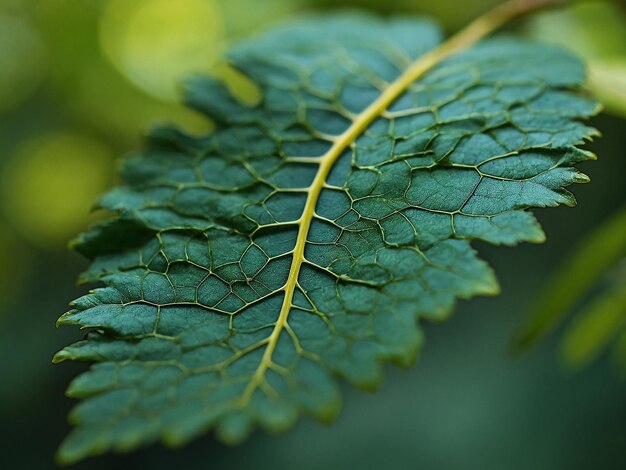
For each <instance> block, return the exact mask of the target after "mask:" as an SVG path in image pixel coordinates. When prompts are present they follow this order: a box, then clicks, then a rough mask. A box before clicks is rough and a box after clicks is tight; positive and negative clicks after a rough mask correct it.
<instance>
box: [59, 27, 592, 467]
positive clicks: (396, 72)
mask: <svg viewBox="0 0 626 470" xmlns="http://www.w3.org/2000/svg"><path fill="white" fill-rule="evenodd" d="M363 22H365V24H366V26H364V24H363ZM478 25H479V26H478V32H480V33H481V34H482V33H484V32H486V31H484V24H481V23H478ZM469 31H470V32H471V34H469V35H468V34H466V35H465V36H466V37H467V36H469V38H470V39H471V40H472V41H474V40H477V39H479V38H480V36H481V34H478V35H477V31H476V30H475V29H472V28H470V30H469ZM372 35H375V37H376V38H377V41H376V42H375V45H374V47H368V46H364V45H366V44H368V43H369V41H367V39H369V38H370V37H372ZM320 37H321V38H324V41H323V42H322V43H321V44H319V43H316V42H313V41H312V39H314V38H320ZM415 37H416V38H418V39H421V40H420V41H412V40H410V39H411V38H415ZM436 37H437V33H436V27H435V26H433V25H431V24H430V23H427V22H424V21H423V20H417V21H415V22H414V23H411V22H408V21H407V20H401V21H400V20H392V21H390V22H389V23H385V22H382V21H380V20H376V19H374V18H368V19H363V18H360V19H350V18H347V17H339V18H336V19H331V20H327V21H323V20H319V19H318V20H310V21H309V22H308V23H301V24H299V25H298V26H296V27H292V28H291V29H289V28H287V29H282V30H279V31H278V32H275V33H269V34H268V35H266V36H265V37H264V38H263V37H262V38H259V39H257V41H255V42H254V43H253V44H250V45H247V46H241V47H240V48H239V49H238V50H236V51H235V52H233V53H231V56H230V57H231V60H232V61H233V63H234V65H235V66H237V67H238V68H240V69H241V71H242V72H243V73H244V74H245V75H246V76H248V77H250V78H251V79H253V80H254V81H255V82H256V83H257V85H258V86H259V87H260V88H261V89H262V90H263V91H264V98H263V100H262V102H261V103H260V104H259V105H257V106H252V107H246V106H244V105H242V104H240V103H238V102H237V101H236V100H235V99H233V98H231V97H230V94H229V93H228V92H227V91H226V90H225V88H224V87H223V86H221V85H219V84H217V83H215V82H212V81H206V80H205V81H202V82H198V81H196V82H194V83H195V85H192V86H193V90H194V91H193V93H191V95H190V100H191V101H192V102H193V104H194V105H195V106H196V107H197V108H199V109H202V110H203V111H204V112H205V113H207V114H208V115H209V116H210V117H211V118H213V119H215V120H216V121H217V123H218V124H217V129H216V132H215V133H214V134H213V135H211V136H207V137H202V138H193V137H191V136H187V135H185V134H184V133H181V132H180V131H176V130H173V129H161V130H160V131H158V132H156V134H155V135H154V136H153V140H152V141H151V147H149V149H148V151H147V152H146V154H145V155H140V156H138V157H135V158H131V159H130V160H129V161H127V163H126V165H125V167H124V170H123V175H124V177H125V180H126V181H127V186H126V187H124V188H120V189H117V190H114V191H113V192H112V193H110V194H109V195H108V196H106V197H105V198H104V199H103V201H102V202H101V206H102V207H104V208H106V209H108V210H111V211H114V212H117V213H118V214H120V219H118V221H115V222H112V223H111V224H109V225H106V226H99V227H96V228H94V229H93V230H92V231H91V232H89V233H88V234H87V236H84V237H83V238H82V241H80V242H79V247H80V249H81V250H82V251H83V252H85V253H89V254H90V255H91V256H93V257H94V258H95V260H94V263H93V264H92V266H91V268H90V270H89V271H88V273H87V274H85V276H84V278H85V279H89V280H91V281H94V280H96V281H101V282H103V283H104V284H105V286H106V287H104V288H100V289H97V290H95V291H93V292H92V293H90V294H89V295H87V296H85V297H83V298H81V299H78V300H77V301H76V302H75V303H74V304H75V305H74V306H75V310H73V311H71V312H69V313H67V314H66V315H64V316H63V317H62V318H61V319H60V321H59V322H60V323H61V324H78V325H80V326H81V327H82V328H95V329H96V331H95V332H93V333H91V334H90V336H89V338H88V340H87V341H85V342H81V343H79V344H77V345H74V346H70V347H69V348H66V349H64V350H63V351H62V352H61V353H59V354H58V355H57V356H56V358H57V360H58V361H60V360H65V359H75V360H86V361H96V362H98V364H97V365H96V366H94V367H93V368H92V370H91V371H90V372H88V373H87V374H86V376H84V377H85V378H83V379H78V382H75V385H73V386H72V387H71V388H70V390H71V393H72V394H73V395H76V396H83V397H86V400H85V401H83V402H82V403H81V405H79V407H77V409H76V410H77V411H76V412H75V413H73V415H72V416H73V419H74V420H75V421H76V422H77V424H78V425H79V426H78V427H77V428H76V429H75V431H74V432H73V434H72V435H71V437H70V438H69V440H68V441H67V444H65V446H64V447H62V449H61V451H60V452H61V453H60V458H61V460H64V461H66V462H70V461H75V460H77V459H80V458H82V457H84V456H85V455H88V454H91V453H99V452H102V451H104V450H106V448H112V449H116V450H119V451H124V450H128V449H129V448H130V447H132V446H135V445H140V444H145V443H148V442H151V441H152V440H154V439H156V438H157V437H160V438H161V439H162V440H164V441H165V442H167V443H170V444H175V445H176V444H181V443H184V442H186V441H187V440H189V439H191V438H193V437H194V436H196V435H197V434H199V433H201V432H203V431H204V430H206V429H208V428H211V427H215V428H216V429H217V432H218V435H220V436H221V437H222V438H224V439H226V440H228V441H231V442H234V441H238V440H240V439H242V438H244V437H245V436H246V435H247V434H248V433H249V432H250V431H251V429H252V428H253V426H254V425H255V424H259V425H261V426H264V427H266V428H267V429H268V430H270V431H278V430H282V429H284V428H286V427H287V426H288V425H290V424H291V423H292V422H293V419H295V418H294V416H295V413H294V411H299V412H303V413H306V414H310V415H312V416H315V417H318V418H320V419H329V418H330V417H332V416H334V415H335V414H336V412H337V409H338V403H339V394H338V392H337V386H336V384H335V381H334V377H335V376H340V377H343V378H345V379H347V380H348V381H350V382H352V383H354V384H356V385H358V386H360V387H364V388H372V387H375V386H376V384H377V383H378V382H379V381H380V376H381V365H380V362H381V361H383V360H392V361H395V362H397V363H401V364H408V363H411V362H412V361H413V360H414V359H415V357H416V355H417V351H418V349H419V346H420V345H421V342H422V337H421V332H420V330H419V329H418V328H417V327H416V318H430V319H443V318H445V317H447V315H448V314H449V312H450V310H451V309H452V307H453V304H454V302H455V299H456V298H469V297H471V296H473V295H479V294H495V293H497V291H498V284H497V281H496V279H495V276H494V274H493V272H492V270H491V268H490V267H489V266H488V265H487V264H486V263H485V262H484V261H482V260H480V259H479V258H478V257H477V256H476V253H475V251H474V250H473V249H472V248H471V246H470V243H469V240H471V239H482V240H485V241H489V242H495V243H502V244H515V243H517V242H520V241H541V240H542V237H543V234H542V232H541V231H540V228H538V226H537V223H536V221H535V220H534V218H532V216H528V215H523V214H527V213H526V212H524V210H525V209H526V208H528V207H531V206H554V205H558V204H561V203H563V204H572V203H573V197H572V196H571V194H570V193H568V192H567V191H566V190H565V189H564V188H565V186H568V185H569V184H572V183H575V182H582V181H584V177H582V176H581V174H580V173H578V172H577V171H576V170H574V169H573V166H574V164H576V163H578V162H580V161H584V160H586V159H590V158H592V156H591V155H590V154H589V153H587V152H584V151H581V150H578V149H576V145H578V144H579V143H581V142H582V140H583V139H584V138H586V137H589V136H591V135H592V134H593V130H592V129H590V128H587V127H586V126H584V125H582V124H580V123H579V122H578V119H579V118H583V117H586V116H588V115H590V114H592V113H593V112H595V111H596V109H597V108H596V106H595V104H594V103H593V102H591V101H589V100H587V99H585V98H583V97H580V96H579V95H577V94H576V93H575V90H576V88H577V86H578V85H579V84H580V83H581V82H582V80H583V78H584V70H583V67H582V65H581V64H580V63H579V62H578V61H577V60H576V59H575V58H573V57H572V56H570V55H568V54H566V53H564V52H563V51H560V50H558V49H554V48H544V47H539V46H535V45H532V44H526V43H523V42H518V41H515V40H512V39H500V40H497V41H496V40H494V41H487V42H485V43H483V44H482V45H479V46H476V47H475V48H473V49H471V50H468V51H466V52H464V53H458V52H459V49H463V48H465V46H466V45H467V44H466V43H465V42H463V41H461V42H459V41H458V40H456V42H452V44H453V46H450V45H449V44H450V43H449V42H448V43H444V44H446V45H445V46H442V47H441V48H439V49H435V52H430V53H429V52H427V51H428V50H429V49H432V47H433V40H434V38H436ZM390 38H392V39H390ZM472 41H470V43H471V42H472ZM311 44H315V46H314V47H312V46H311ZM381 47H382V49H383V51H384V54H383V53H381V50H380V48H381ZM269 50H271V51H272V54H268V53H267V51H269ZM329 51H335V52H334V54H336V56H335V57H332V56H331V58H332V60H330V61H329V58H328V54H329ZM437 51H439V52H437ZM441 51H443V53H442V52H441ZM441 54H443V55H441ZM346 56H347V57H346ZM412 56H421V57H422V59H419V58H417V59H416V60H415V58H413V59H414V60H415V61H414V62H411V60H409V58H410V57H412ZM389 57H391V58H392V59H389ZM443 58H449V60H447V61H443V62H441V63H440V60H441V59H443ZM519 60H524V61H526V62H527V64H528V69H529V70H531V71H532V73H527V74H526V75H524V74H521V75H520V72H519V70H518V68H517V67H516V64H517V61H519ZM344 63H345V64H349V66H347V67H344V65H343V64H344ZM411 63H413V65H411ZM329 64H330V65H329ZM415 64H417V65H415ZM321 65H324V66H321ZM564 69H565V70H567V71H568V73H563V70H564ZM329 70H330V71H332V73H330V74H329ZM403 70H404V72H403ZM418 76H419V77H422V80H420V81H419V82H418V83H416V84H414V82H415V79H416V78H417V77H418ZM303 77H308V78H307V79H303ZM398 77H400V78H398ZM389 79H390V80H391V82H390V83H391V84H390V85H387V86H385V88H383V89H382V90H381V89H379V87H380V86H381V85H382V84H385V82H386V81H387V80H389ZM337 83H339V84H341V85H342V86H341V87H338V86H337ZM394 84H395V85H394ZM337 88H339V90H338V92H337ZM344 89H349V90H350V93H348V94H342V92H343V91H344ZM333 90H335V91H334V92H333ZM389 90H391V91H389ZM487 92H488V93H487ZM333 93H335V94H333ZM372 96H374V97H375V98H373V101H371V100H372ZM381 97H382V98H381ZM350 106H352V109H355V110H359V109H360V110H361V111H360V114H356V115H355V114H354V112H352V111H348V110H347V108H349V107H350ZM303 108H304V111H302V109H303ZM363 110H364V111H363ZM303 112H304V116H303V115H302V113H303ZM359 116H360V117H359ZM529 116H530V117H532V118H533V119H532V120H531V119H529ZM310 167H314V168H315V167H317V170H315V171H310V170H308V168H310ZM312 195H313V197H312ZM259 201H261V202H259ZM120 221H122V222H123V223H122V222H120ZM129 226H130V227H139V228H140V230H137V232H138V233H140V234H141V236H133V237H132V239H129V237H126V236H124V235H125V231H127V230H128V227H129ZM133 233H135V231H133ZM150 233H152V234H153V235H152V236H149V234H150ZM112 234H113V235H114V236H112ZM112 245H113V246H112ZM103 408H104V409H105V410H106V419H105V418H99V419H98V418H97V416H98V414H99V413H97V410H98V409H103ZM268 410H274V411H273V412H268ZM129 436H130V437H129ZM129 442H130V443H131V444H132V445H131V444H129Z"/></svg>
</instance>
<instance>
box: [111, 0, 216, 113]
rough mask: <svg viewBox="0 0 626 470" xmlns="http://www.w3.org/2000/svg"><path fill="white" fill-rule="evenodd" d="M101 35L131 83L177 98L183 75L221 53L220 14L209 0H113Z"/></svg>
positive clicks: (204, 68)
mask: <svg viewBox="0 0 626 470" xmlns="http://www.w3.org/2000/svg"><path fill="white" fill-rule="evenodd" d="M99 37H100V45H101V47H102V49H103V50H104V52H105V54H106V56H107V57H108V58H109V59H110V60H111V62H112V63H113V64H114V65H115V66H116V67H117V68H118V69H119V70H120V71H121V72H122V73H123V74H124V75H125V76H126V77H127V78H128V79H129V80H130V81H131V82H132V83H134V84H135V85H136V86H138V87H139V88H141V89H142V90H144V91H145V92H147V93H149V94H150V95H152V96H154V97H156V98H159V99H163V100H168V101H177V100H179V99H180V96H179V84H180V82H181V80H182V79H184V78H185V77H186V76H188V75H190V74H193V73H201V72H207V71H208V70H209V68H210V66H211V65H212V64H213V62H214V61H215V59H216V58H217V56H218V51H219V43H220V40H221V37H222V20H221V15H220V12H219V8H218V7H217V6H216V4H215V3H214V2H212V1H210V0H133V1H132V2H131V1H128V0H113V1H112V2H111V3H110V4H109V5H108V6H107V8H106V10H105V11H104V13H103V15H102V18H101V21H100V36H99Z"/></svg>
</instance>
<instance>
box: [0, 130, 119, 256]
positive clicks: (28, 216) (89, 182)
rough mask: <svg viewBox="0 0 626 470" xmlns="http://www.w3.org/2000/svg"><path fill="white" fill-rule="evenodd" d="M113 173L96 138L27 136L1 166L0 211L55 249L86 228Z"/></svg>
mask: <svg viewBox="0 0 626 470" xmlns="http://www.w3.org/2000/svg"><path fill="white" fill-rule="evenodd" d="M112 174H113V159H112V156H111V153H110V151H109V149H108V148H107V147H105V146H104V145H103V144H101V143H100V142H98V141H97V140H93V139H91V138H87V137H84V136H80V135H74V134H70V133H59V134H49V135H46V136H43V137H40V138H37V139H34V140H30V141H27V142H26V143H24V144H23V145H22V146H20V147H19V148H18V149H17V150H16V152H15V153H14V154H13V155H12V156H11V158H10V159H9V161H8V162H7V164H6V165H5V167H4V168H3V171H2V180H1V182H2V188H1V194H2V204H1V207H2V211H3V212H4V214H5V216H6V218H7V220H8V221H9V222H10V223H11V224H12V225H13V226H14V227H15V228H16V229H17V230H18V231H19V232H20V233H21V234H22V236H24V237H25V238H27V239H29V240H30V241H31V242H34V243H36V244H37V245H40V246H43V247H46V248H58V247H60V246H62V245H65V243H66V242H67V240H68V239H69V238H70V237H72V236H73V235H75V233H76V232H77V231H79V230H81V229H84V228H85V226H86V225H87V223H88V221H89V209H90V208H91V207H92V206H93V203H94V201H96V199H97V197H98V196H99V195H101V194H102V193H103V192H104V190H105V189H106V188H107V187H108V185H109V183H110V181H111V176H112Z"/></svg>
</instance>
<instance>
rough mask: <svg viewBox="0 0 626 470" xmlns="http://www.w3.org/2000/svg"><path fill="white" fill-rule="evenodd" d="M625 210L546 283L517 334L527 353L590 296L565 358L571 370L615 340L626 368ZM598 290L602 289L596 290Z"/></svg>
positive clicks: (569, 335)
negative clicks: (592, 292) (593, 293)
mask: <svg viewBox="0 0 626 470" xmlns="http://www.w3.org/2000/svg"><path fill="white" fill-rule="evenodd" d="M625 262H626V208H622V209H620V210H619V211H618V212H617V213H616V214H615V215H614V216H612V217H611V218H609V220H607V221H606V222H605V223H604V224H603V225H601V226H600V227H597V228H596V229H595V230H593V231H592V233H590V234H589V235H588V236H587V237H586V238H585V239H584V240H582V241H581V242H580V243H579V245H578V246H577V247H576V249H575V250H574V252H573V254H572V255H571V256H570V257H569V258H568V259H567V260H566V261H565V262H564V263H563V265H562V266H561V267H560V268H559V270H558V271H557V272H556V273H555V274H554V276H553V278H552V280H550V281H549V282H548V284H547V285H546V287H545V290H544V292H543V293H542V294H541V295H540V296H539V297H538V299H537V301H536V302H535V307H534V309H533V311H532V316H530V317H529V319H528V321H527V324H526V325H525V326H524V328H523V329H522V331H521V332H520V333H519V338H518V340H517V347H518V348H521V349H526V348H528V347H529V346H530V345H532V344H534V343H535V342H536V341H537V340H538V339H539V338H541V337H542V336H543V335H545V334H546V333H547V332H548V331H550V330H551V329H552V328H554V327H555V326H557V325H558V324H559V322H561V321H562V320H563V318H564V317H565V316H566V315H567V314H569V313H570V312H571V311H572V309H573V308H574V307H575V306H576V305H577V304H578V303H580V302H581V301H582V300H583V299H584V298H585V296H586V295H587V294H589V292H590V291H591V290H592V289H593V288H594V287H597V288H598V289H597V290H598V291H599V292H596V293H595V295H594V296H593V297H592V298H591V299H588V300H587V302H586V303H585V304H584V306H583V308H582V310H581V311H580V312H579V313H578V314H577V316H576V317H575V318H574V320H573V321H572V323H571V325H570V326H569V327H568V328H567V329H566V331H565V333H564V336H563V339H562V342H561V351H560V352H561V356H562V358H563V360H564V362H565V364H566V365H567V366H569V367H573V368H578V367H581V366H583V365H586V364H588V363H589V362H590V361H591V360H593V359H594V358H595V357H597V355H598V354H599V353H600V352H602V350H603V349H605V348H606V347H607V346H608V344H609V343H610V342H611V341H612V340H614V339H617V342H616V348H615V353H616V358H617V359H618V361H619V362H620V363H622V364H624V365H626V351H625V348H624V344H626V331H625V329H626V271H625V270H624V263H625ZM598 285H599V286H598Z"/></svg>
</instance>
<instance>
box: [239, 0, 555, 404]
mask: <svg viewBox="0 0 626 470" xmlns="http://www.w3.org/2000/svg"><path fill="white" fill-rule="evenodd" d="M534 1H535V3H534V4H533V3H532V2H529V3H525V2H523V1H511V2H507V3H505V4H502V5H500V6H499V7H496V8H495V9H493V10H491V11H490V12H489V13H487V14H485V15H483V16H482V17H479V18H478V19H476V20H475V21H474V22H472V23H470V24H469V25H468V26H467V27H466V28H464V29H463V30H461V31H460V32H458V33H457V34H455V35H454V36H452V37H450V38H449V39H448V40H447V41H445V42H443V43H442V44H441V45H439V46H438V47H436V48H435V49H433V50H431V51H429V52H427V53H426V54H424V55H423V56H421V57H419V58H418V59H416V60H415V61H414V62H412V63H411V65H410V66H409V67H408V68H407V69H406V70H405V71H404V72H403V73H402V74H401V75H400V76H398V78H397V79H396V80H394V81H393V82H392V83H390V84H389V86H388V87H387V88H385V90H384V91H383V92H382V93H381V94H380V95H379V96H378V98H377V99H376V100H374V101H373V102H372V103H371V104H370V105H369V106H368V107H367V108H365V109H364V110H363V111H362V112H361V113H359V114H358V115H357V116H356V117H355V119H354V120H353V121H352V124H351V125H350V127H348V129H346V131H345V132H343V133H342V134H341V135H339V136H337V137H336V138H335V140H334V142H333V145H332V146H331V148H330V149H329V150H328V152H326V153H325V154H324V155H323V156H321V157H320V158H319V159H318V161H319V168H318V170H317V173H316V174H315V178H314V179H313V182H312V183H311V185H310V186H309V188H308V189H307V199H306V202H305V205H304V209H303V211H302V215H301V216H300V218H299V219H298V220H297V221H296V223H297V225H298V235H297V238H296V243H295V246H294V249H293V252H292V253H293V259H292V262H291V267H290V268H289V275H288V278H287V282H286V284H285V285H284V286H283V287H282V289H280V290H282V291H284V292H285V296H284V298H283V302H282V304H281V308H280V313H279V315H278V318H277V320H276V323H275V325H274V328H273V330H272V333H271V334H270V336H269V337H268V339H267V344H266V347H265V352H264V353H263V357H262V358H261V362H260V363H259V366H258V367H257V369H256V371H255V372H254V375H253V376H252V379H251V380H250V382H249V384H248V386H247V387H246V389H245V390H244V392H243V394H242V397H241V401H240V404H241V405H242V406H243V405H245V404H247V403H248V401H249V400H250V398H251V397H252V394H253V393H254V391H255V390H256V389H257V387H258V386H259V385H260V384H261V383H262V382H263V381H264V380H265V372H266V371H267V369H268V368H269V367H270V366H271V364H272V356H273V354H274V350H275V349H276V345H277V344H278V340H279V338H280V335H281V333H282V332H283V329H284V328H285V326H286V325H287V320H288V318H289V312H290V311H291V308H292V307H293V303H292V300H293V295H294V293H295V290H296V287H297V284H298V278H299V275H300V268H301V267H302V263H303V262H304V250H305V247H306V242H307V237H308V234H309V229H310V227H311V222H312V220H313V216H314V213H315V208H316V206H317V202H318V200H319V196H320V194H321V192H322V190H323V189H324V185H325V183H326V180H327V178H328V174H329V173H330V171H331V170H332V168H333V165H334V164H335V162H336V161H337V159H338V158H339V157H340V156H341V155H342V154H343V152H344V151H345V150H346V149H347V148H348V147H350V146H351V145H352V144H353V143H354V142H355V141H356V139H357V138H358V137H359V136H360V135H361V134H362V133H363V132H364V131H365V130H366V129H367V127H368V126H369V125H370V124H371V123H372V122H373V121H374V120H375V119H376V118H378V117H380V116H381V114H382V113H383V112H384V111H385V110H386V109H387V108H388V107H389V105H390V104H391V103H393V101H395V100H396V99H397V98H398V97H400V95H401V94H402V93H403V92H404V91H406V90H407V88H408V87H409V86H411V84H412V83H414V82H415V81H416V80H417V79H418V78H420V77H421V76H422V75H423V74H424V73H426V72H427V71H428V70H430V69H431V68H432V67H434V66H435V65H437V64H439V63H440V62H441V61H443V60H445V59H446V58H448V57H450V56H452V55H454V54H456V53H458V52H460V51H462V50H464V49H467V48H468V47H471V46H472V45H474V44H476V43H477V42H478V41H480V40H481V39H482V38H484V37H485V36H487V35H488V34H490V33H491V32H493V31H494V30H496V29H497V28H499V27H500V26H501V25H502V24H504V23H506V22H508V21H510V20H512V19H514V18H516V17H517V16H520V15H523V14H525V13H528V12H529V11H531V10H533V9H536V8H540V7H542V6H545V4H549V3H552V2H551V1H550V0H534Z"/></svg>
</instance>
